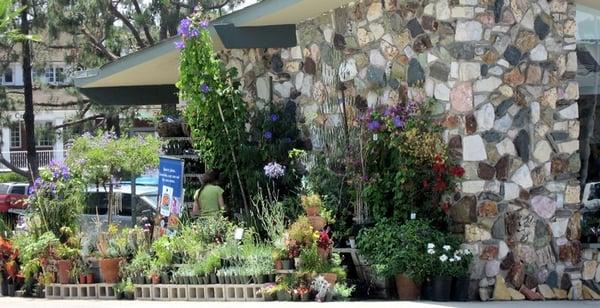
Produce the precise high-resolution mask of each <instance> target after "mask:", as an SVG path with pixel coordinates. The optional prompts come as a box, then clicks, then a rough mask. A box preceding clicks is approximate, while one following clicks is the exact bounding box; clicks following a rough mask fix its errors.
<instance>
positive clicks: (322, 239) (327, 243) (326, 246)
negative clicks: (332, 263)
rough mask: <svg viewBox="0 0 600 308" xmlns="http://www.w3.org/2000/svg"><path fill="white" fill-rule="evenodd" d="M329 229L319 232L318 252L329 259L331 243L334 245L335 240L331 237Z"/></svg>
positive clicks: (320, 255) (325, 258) (323, 257)
mask: <svg viewBox="0 0 600 308" xmlns="http://www.w3.org/2000/svg"><path fill="white" fill-rule="evenodd" d="M328 232H329V230H324V231H319V232H317V234H318V235H317V236H318V239H317V252H318V254H319V257H321V259H323V260H327V259H328V258H329V255H330V254H331V245H333V241H332V240H331V239H330V238H329V233H328Z"/></svg>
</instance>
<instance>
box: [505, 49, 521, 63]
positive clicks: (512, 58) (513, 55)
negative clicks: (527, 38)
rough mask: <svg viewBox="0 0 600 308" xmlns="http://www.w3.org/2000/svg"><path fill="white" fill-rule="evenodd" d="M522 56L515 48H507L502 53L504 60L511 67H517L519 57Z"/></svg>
mask: <svg viewBox="0 0 600 308" xmlns="http://www.w3.org/2000/svg"><path fill="white" fill-rule="evenodd" d="M522 56H523V54H522V53H521V51H520V50H519V49H518V48H517V47H515V46H508V47H507V48H506V51H504V59H506V61H508V63H510V64H511V65H517V64H519V62H520V61H521V57H522Z"/></svg>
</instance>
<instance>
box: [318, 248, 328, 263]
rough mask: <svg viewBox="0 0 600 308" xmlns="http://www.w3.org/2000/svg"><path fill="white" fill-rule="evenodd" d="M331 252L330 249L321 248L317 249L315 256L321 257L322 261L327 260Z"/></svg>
mask: <svg viewBox="0 0 600 308" xmlns="http://www.w3.org/2000/svg"><path fill="white" fill-rule="evenodd" d="M330 252H331V248H329V247H327V248H322V247H317V254H318V255H319V257H321V259H322V260H327V259H328V258H329V254H330Z"/></svg>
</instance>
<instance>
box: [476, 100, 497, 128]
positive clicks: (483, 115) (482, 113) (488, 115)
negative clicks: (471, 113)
mask: <svg viewBox="0 0 600 308" xmlns="http://www.w3.org/2000/svg"><path fill="white" fill-rule="evenodd" d="M475 119H476V120H477V130H478V131H487V130H490V129H492V128H494V119H495V116H494V106H493V105H492V104H490V103H487V104H485V105H483V106H482V107H481V108H480V109H479V110H477V111H475Z"/></svg>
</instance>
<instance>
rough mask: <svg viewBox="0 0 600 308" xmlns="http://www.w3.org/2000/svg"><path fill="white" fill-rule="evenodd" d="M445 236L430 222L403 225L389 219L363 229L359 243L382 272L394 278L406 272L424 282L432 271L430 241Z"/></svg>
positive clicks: (360, 247)
mask: <svg viewBox="0 0 600 308" xmlns="http://www.w3.org/2000/svg"><path fill="white" fill-rule="evenodd" d="M440 237H443V234H442V233H441V232H439V231H437V230H435V229H433V228H432V227H431V226H430V224H429V222H428V221H423V220H410V221H408V222H406V223H405V224H403V225H399V224H398V223H397V222H396V221H394V220H391V219H385V220H382V221H379V222H378V223H377V224H375V226H373V227H371V228H367V229H363V230H361V232H360V234H359V236H358V238H357V245H358V249H359V250H360V251H361V253H362V254H363V255H364V256H365V257H367V259H368V260H370V261H371V262H372V265H373V268H374V269H375V271H376V272H377V274H378V275H381V276H385V277H392V276H394V275H396V274H400V273H402V274H404V275H407V276H409V277H411V278H412V279H413V280H416V281H422V280H423V279H424V278H425V277H426V276H427V275H428V274H429V270H430V269H429V268H428V264H427V263H426V262H424V260H427V258H428V255H427V249H426V248H427V244H428V243H430V242H432V241H434V240H436V239H438V238H440Z"/></svg>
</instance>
